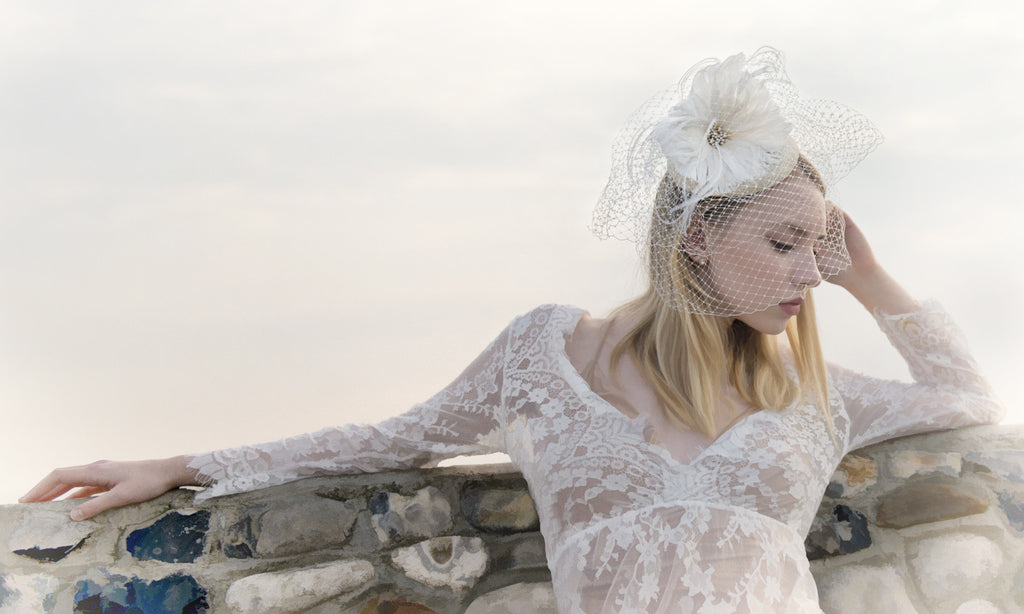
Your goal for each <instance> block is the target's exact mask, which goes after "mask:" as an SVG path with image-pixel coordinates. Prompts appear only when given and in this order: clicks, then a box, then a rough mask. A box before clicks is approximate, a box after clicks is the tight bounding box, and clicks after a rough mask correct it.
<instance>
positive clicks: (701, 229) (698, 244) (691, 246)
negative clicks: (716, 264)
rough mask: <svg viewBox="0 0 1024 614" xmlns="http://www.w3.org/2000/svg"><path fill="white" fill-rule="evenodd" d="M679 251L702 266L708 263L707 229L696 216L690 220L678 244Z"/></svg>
mask: <svg viewBox="0 0 1024 614" xmlns="http://www.w3.org/2000/svg"><path fill="white" fill-rule="evenodd" d="M679 249H681V250H682V251H683V253H685V254H686V255H687V256H689V257H690V260H693V261H694V262H695V263H697V265H698V266H703V265H704V264H706V263H707V261H708V228H707V222H705V221H704V218H702V217H700V216H697V218H696V219H693V220H690V225H689V226H688V227H687V229H686V232H685V233H684V234H683V238H682V240H681V241H680V242H679Z"/></svg>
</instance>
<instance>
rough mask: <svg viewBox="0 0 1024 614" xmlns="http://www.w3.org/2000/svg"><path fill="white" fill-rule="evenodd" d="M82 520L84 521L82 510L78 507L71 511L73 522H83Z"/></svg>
mask: <svg viewBox="0 0 1024 614" xmlns="http://www.w3.org/2000/svg"><path fill="white" fill-rule="evenodd" d="M81 519H82V511H81V510H80V509H78V508H77V507H76V508H75V509H73V510H71V520H81Z"/></svg>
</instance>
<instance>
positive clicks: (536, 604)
mask: <svg viewBox="0 0 1024 614" xmlns="http://www.w3.org/2000/svg"><path fill="white" fill-rule="evenodd" d="M465 614H558V609H557V608H556V607H555V591H554V589H553V588H552V587H551V583H550V582H520V583H519V584H513V585H511V586H506V587H504V588H499V589H498V590H496V591H491V592H489V593H485V594H483V595H481V596H479V597H477V598H476V599H474V600H473V603H471V604H469V607H468V608H466V612H465Z"/></svg>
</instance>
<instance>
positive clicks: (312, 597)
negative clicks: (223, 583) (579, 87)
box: [225, 560, 374, 614]
mask: <svg viewBox="0 0 1024 614" xmlns="http://www.w3.org/2000/svg"><path fill="white" fill-rule="evenodd" d="M373 577H374V569H373V565H371V564H370V563H369V562H368V561H363V560H350V561H337V562H333V563H324V564H322V565H314V566H312V567H303V568H301V569H289V570H287V571H276V572H270V573H261V574H254V575H251V576H248V577H245V578H242V579H241V580H236V581H235V582H233V583H232V584H231V586H229V587H228V590H227V594H226V596H225V601H226V603H227V605H228V607H229V608H231V609H232V611H235V612H247V613H251V614H288V613H292V612H302V611H304V610H308V609H309V608H311V607H313V606H315V605H317V604H318V603H322V602H324V601H327V600H328V599H331V598H332V597H337V596H338V595H341V594H344V593H348V592H351V591H354V590H355V589H357V588H359V587H361V586H363V585H364V584H366V583H367V582H369V581H370V580H372V579H373Z"/></svg>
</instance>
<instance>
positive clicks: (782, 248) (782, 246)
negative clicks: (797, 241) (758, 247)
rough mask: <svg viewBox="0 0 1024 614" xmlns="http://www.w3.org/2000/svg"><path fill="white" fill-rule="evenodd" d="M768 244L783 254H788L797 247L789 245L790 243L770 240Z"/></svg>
mask: <svg viewBox="0 0 1024 614" xmlns="http://www.w3.org/2000/svg"><path fill="white" fill-rule="evenodd" d="M768 242H769V243H771V244H772V248H773V249H775V251H777V252H782V253H783V254H788V253H789V252H791V251H793V248H794V247H796V246H795V245H789V244H788V243H783V242H781V241H776V240H775V239H768Z"/></svg>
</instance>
